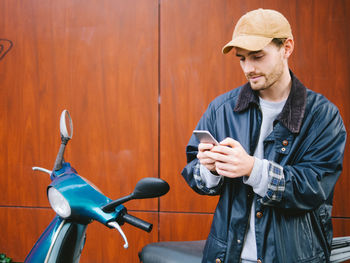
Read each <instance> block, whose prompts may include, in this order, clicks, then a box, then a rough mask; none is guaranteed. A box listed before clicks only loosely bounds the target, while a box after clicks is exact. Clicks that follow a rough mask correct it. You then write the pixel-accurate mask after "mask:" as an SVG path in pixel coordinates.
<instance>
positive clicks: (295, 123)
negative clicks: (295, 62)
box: [234, 71, 306, 133]
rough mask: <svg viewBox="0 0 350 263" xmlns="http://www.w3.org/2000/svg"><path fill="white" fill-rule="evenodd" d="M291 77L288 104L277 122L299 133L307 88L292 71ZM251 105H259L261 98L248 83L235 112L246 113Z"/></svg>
mask: <svg viewBox="0 0 350 263" xmlns="http://www.w3.org/2000/svg"><path fill="white" fill-rule="evenodd" d="M290 75H291V78H292V87H291V90H290V93H289V96H288V98H287V101H286V104H285V105H284V107H283V109H282V111H281V113H280V114H279V115H278V116H277V120H278V121H280V122H281V123H282V124H283V125H284V126H285V127H286V128H287V129H288V130H290V131H291V132H293V133H299V131H300V127H301V123H302V121H303V118H304V113H305V107H306V88H305V86H304V85H303V84H302V83H301V82H300V81H299V80H298V79H297V78H296V77H295V75H294V74H293V72H292V71H290ZM251 103H253V104H256V105H259V97H258V94H257V92H255V91H253V90H252V89H251V87H250V84H249V82H248V83H246V84H245V85H243V87H242V89H241V91H240V94H239V97H238V101H237V104H236V106H235V108H234V111H237V112H241V111H244V110H246V109H247V108H248V107H249V106H250V104H251Z"/></svg>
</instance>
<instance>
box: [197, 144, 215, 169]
mask: <svg viewBox="0 0 350 263" xmlns="http://www.w3.org/2000/svg"><path fill="white" fill-rule="evenodd" d="M213 147H214V145H213V144H211V143H200V144H199V145H198V154H197V158H198V160H199V162H200V163H201V164H202V165H204V166H205V167H206V168H207V169H208V170H209V171H211V172H213V173H215V172H216V168H215V160H214V159H211V158H210V157H209V156H208V155H207V152H208V151H210V150H211V149H212V148H213Z"/></svg>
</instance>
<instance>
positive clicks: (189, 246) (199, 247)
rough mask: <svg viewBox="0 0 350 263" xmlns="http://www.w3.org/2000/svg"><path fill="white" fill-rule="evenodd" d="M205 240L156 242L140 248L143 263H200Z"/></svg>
mask: <svg viewBox="0 0 350 263" xmlns="http://www.w3.org/2000/svg"><path fill="white" fill-rule="evenodd" d="M204 245H205V240H199V241H181V242H175V241H172V242H158V243H151V244H148V245H147V246H145V247H144V248H142V251H141V252H140V253H139V258H140V262H143V263H179V262H181V263H201V261H202V257H203V249H204Z"/></svg>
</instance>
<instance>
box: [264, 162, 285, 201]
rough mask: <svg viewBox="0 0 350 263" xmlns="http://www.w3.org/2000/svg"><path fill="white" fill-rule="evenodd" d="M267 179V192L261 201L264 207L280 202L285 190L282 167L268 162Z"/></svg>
mask: <svg viewBox="0 0 350 263" xmlns="http://www.w3.org/2000/svg"><path fill="white" fill-rule="evenodd" d="M268 177H269V183H268V186H267V192H266V195H265V196H264V197H263V198H262V200H261V202H262V204H264V205H269V204H270V203H271V202H280V201H281V199H282V195H283V193H284V190H285V179H284V173H283V167H282V166H280V165H279V164H277V163H274V162H271V161H270V162H269V168H268Z"/></svg>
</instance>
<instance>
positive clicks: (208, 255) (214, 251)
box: [202, 234, 227, 263]
mask: <svg viewBox="0 0 350 263" xmlns="http://www.w3.org/2000/svg"><path fill="white" fill-rule="evenodd" d="M226 248H227V243H226V242H224V241H221V240H219V239H217V238H215V237H214V236H213V235H212V234H209V237H208V239H207V242H206V243H205V247H204V252H203V260H202V263H213V262H216V260H217V259H220V261H221V262H224V261H225V255H226Z"/></svg>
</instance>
